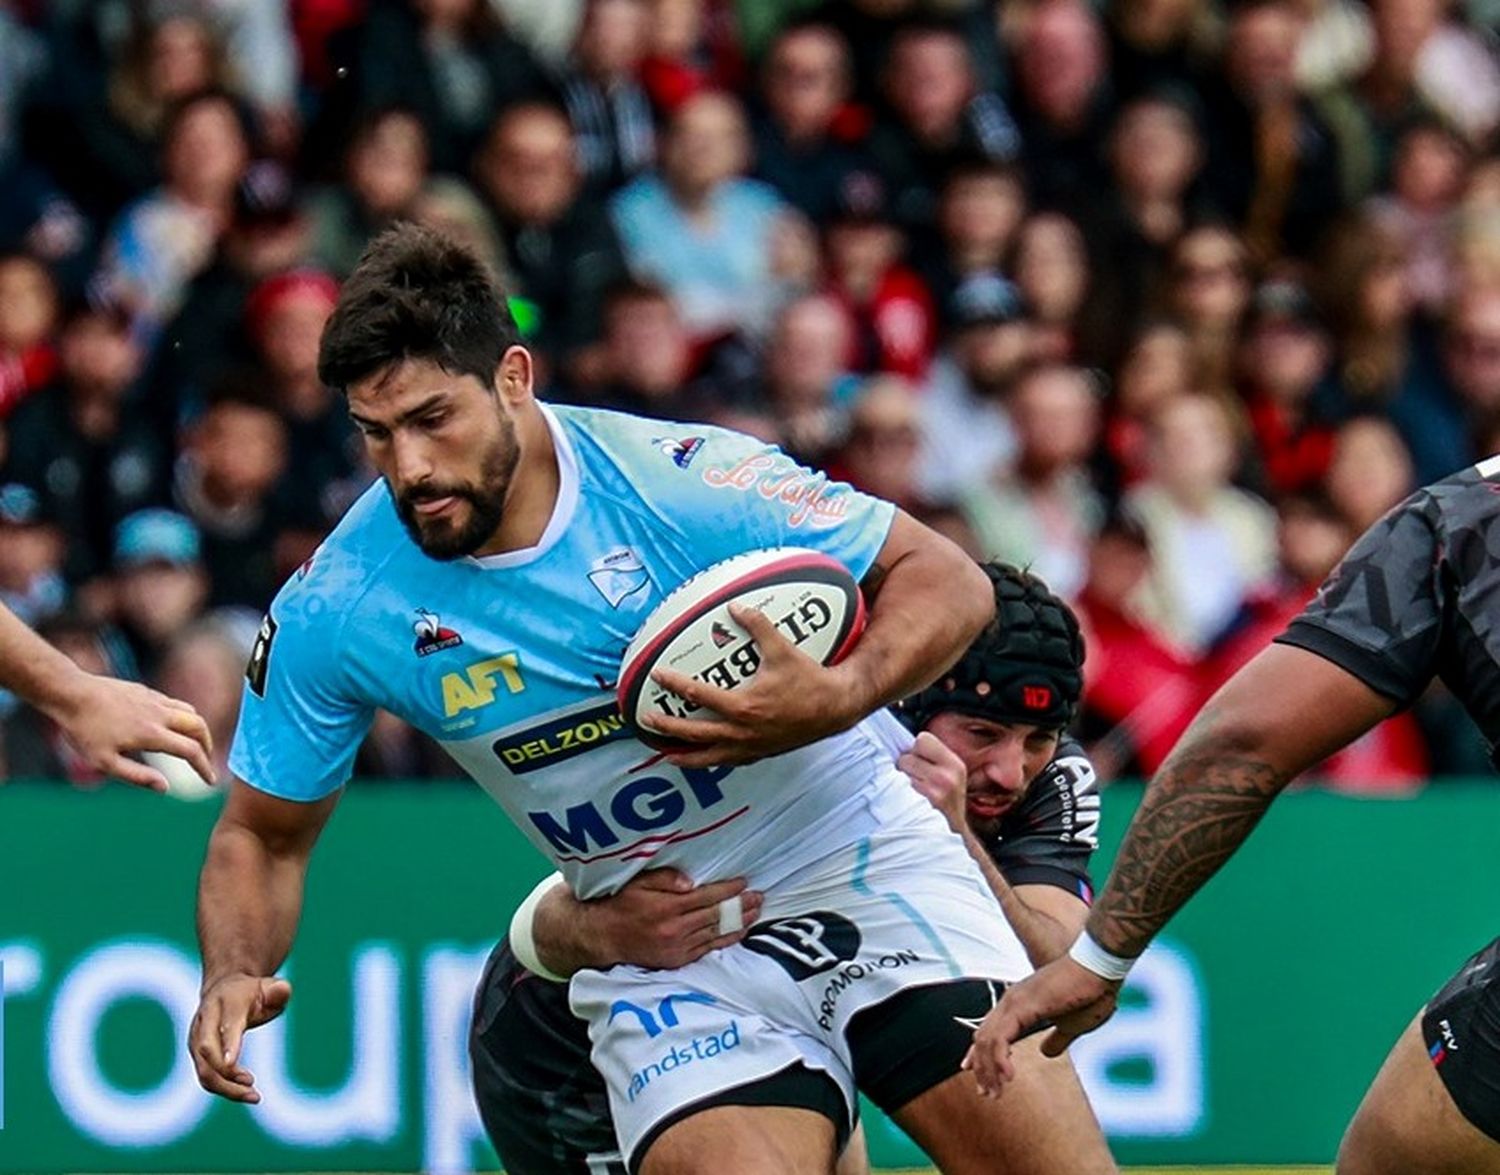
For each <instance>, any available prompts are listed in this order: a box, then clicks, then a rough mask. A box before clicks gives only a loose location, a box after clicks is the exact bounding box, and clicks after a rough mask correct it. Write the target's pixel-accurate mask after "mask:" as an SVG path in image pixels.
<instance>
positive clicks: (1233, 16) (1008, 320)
mask: <svg viewBox="0 0 1500 1175" xmlns="http://www.w3.org/2000/svg"><path fill="white" fill-rule="evenodd" d="M1497 29H1500V0H1367V2H1366V0H1240V2H1231V0H1108V2H1102V0H1101V2H1100V3H1090V2H1089V0H827V2H822V3H819V2H811V0H45V2H44V0H0V599H3V600H4V601H5V602H6V603H8V604H9V605H11V606H12V607H13V608H15V609H16V610H17V611H18V612H19V613H20V614H21V615H22V616H24V617H25V618H26V619H28V620H29V621H31V622H32V623H34V624H37V625H39V626H40V627H41V628H42V630H43V632H44V633H46V634H47V635H49V636H50V637H51V638H52V639H54V640H55V641H57V642H58V643H59V644H60V645H62V646H63V647H64V648H66V649H67V650H68V651H69V652H70V653H72V654H73V655H74V656H75V658H77V659H78V660H79V661H80V662H82V663H84V664H86V665H87V666H89V667H90V668H95V669H99V670H107V671H110V672H115V673H121V674H125V675H127V676H136V677H139V678H141V679H143V680H147V681H150V682H152V683H153V684H156V685H158V686H160V687H161V688H162V689H165V690H168V691H171V692H173V693H176V694H179V695H181V696H183V697H186V698H188V699H189V700H191V701H192V702H193V703H194V704H196V705H197V706H198V707H199V708H200V710H202V711H203V713H204V715H205V717H206V718H207V719H208V721H209V723H210V726H211V727H212V729H213V731H214V733H215V735H216V737H217V739H218V743H219V751H220V756H221V759H222V756H223V754H224V751H225V748H226V747H227V745H228V743H229V736H230V732H231V731H232V730H233V726H234V721H235V715H236V709H237V706H238V693H239V677H240V671H241V668H242V666H243V664H244V660H245V655H246V653H247V651H248V646H249V644H250V642H251V641H253V638H254V632H255V628H256V625H257V623H258V617H259V613H260V611H261V610H263V609H264V608H265V607H266V605H267V604H268V602H269V600H270V598H271V596H272V595H273V593H274V591H275V590H276V587H277V585H278V584H279V583H280V582H281V581H282V580H283V579H284V578H285V577H286V576H287V575H288V574H290V573H292V572H293V571H295V569H296V568H297V567H298V566H299V565H300V564H301V563H302V561H303V560H305V559H306V558H307V557H308V556H309V555H310V553H311V552H312V550H313V549H314V547H315V546H316V544H317V543H318V541H319V540H320V538H321V536H322V535H323V534H325V533H326V532H327V530H328V529H329V527H330V526H331V525H332V524H333V523H334V522H335V521H336V520H337V519H338V517H339V516H340V514H341V513H342V511H343V510H344V509H345V508H346V507H347V506H348V504H349V503H350V502H351V501H353V499H354V498H355V497H356V496H357V495H358V494H359V493H360V492H362V490H363V489H364V488H365V487H366V486H367V485H368V484H369V483H370V481H371V480H372V477H373V474H372V472H371V471H370V469H369V468H368V466H367V465H366V464H365V462H364V460H363V458H362V454H361V451H360V446H359V444H358V441H357V438H356V436H355V435H354V433H353V432H352V430H351V428H350V427H349V425H348V423H347V421H346V419H345V415H344V410H343V405H342V403H341V402H339V401H338V399H337V398H336V397H335V396H333V395H332V394H330V393H329V391H328V390H327V389H325V388H324V387H323V386H322V385H321V384H320V383H319V381H318V379H317V374H316V357H317V349H318V338H319V332H320V330H321V328H322V325H323V323H324V321H325V319H326V317H327V315H328V313H329V311H330V309H331V307H332V305H333V303H334V300H335V298H336V297H337V293H338V283H339V281H340V279H341V278H343V277H344V276H346V275H347V274H348V272H349V271H350V269H351V268H352V267H353V266H354V264H355V262H356V260H357V258H358V257H359V254H360V251H361V249H362V248H363V247H364V245H365V243H366V242H367V241H368V240H369V239H370V237H371V236H372V234H374V233H376V232H378V231H379V230H380V229H381V228H382V227H383V226H385V225H388V224H390V223H392V222H393V221H396V220H400V219H411V220H417V221H421V222H424V223H428V224H432V225H438V226H442V227H443V228H445V229H446V230H448V231H450V232H453V233H455V234H458V235H459V236H461V237H463V238H464V239H465V240H467V241H469V242H470V243H471V244H472V245H473V246H474V247H475V248H476V249H478V250H479V251H480V252H481V253H482V255H483V256H484V257H486V258H487V259H488V260H489V262H490V264H491V265H492V266H493V268H494V271H495V273H496V274H497V276H498V277H499V278H500V280H501V281H502V282H503V283H504V285H505V288H506V289H507V291H508V292H510V294H511V295H512V297H511V307H512V311H513V313H514V315H515V317H516V319H517V322H518V324H519V325H520V326H521V327H522V329H523V331H524V332H525V333H526V335H527V337H528V339H529V341H530V344H531V345H532V347H533V348H534V350H535V352H536V354H537V356H538V358H539V361H540V371H541V373H542V386H543V388H544V395H545V396H546V398H548V399H551V400H554V401H557V402H566V403H578V404H591V405H601V406H606V407H612V408H621V409H626V410H629V411H633V412H639V413H644V414H647V415H652V416H657V417H662V418H668V419H677V420H708V421H714V422H718V423H722V424H726V425H730V426H732V427H735V428H739V429H743V430H746V431H749V432H751V433H755V434H757V435H760V436H763V437H765V438H767V439H770V440H774V441H776V442H778V443H780V444H782V445H783V446H785V447H786V448H787V449H788V450H789V451H790V452H792V453H793V454H795V455H796V456H797V457H799V458H801V459H802V460H804V461H806V462H808V463H810V464H813V465H816V466H818V467H821V468H824V469H827V470H828V471H829V472H830V473H831V474H832V475H833V476H837V477H841V478H845V479H847V480H849V481H851V482H853V483H854V484H856V485H858V486H860V487H863V488H865V489H868V490H870V491H872V492H875V493H878V494H880V495H883V496H885V497H887V498H890V499H892V500H894V501H896V502H898V503H900V504H901V505H903V506H904V507H906V508H907V509H908V510H910V511H912V512H913V513H914V514H916V515H917V516H918V517H920V518H923V519H924V520H926V521H928V522H929V523H931V524H932V525H934V526H936V527H938V528H940V529H941V530H942V531H944V532H945V533H947V534H948V535H950V536H952V537H953V538H954V539H956V540H957V541H958V542H960V543H961V544H963V545H964V546H965V547H966V548H967V549H969V550H970V551H972V552H973V553H974V554H975V555H976V556H984V557H988V556H994V555H998V556H1002V557H1004V558H1007V559H1010V560H1012V561H1014V562H1017V563H1021V564H1026V565H1029V566H1031V567H1032V568H1033V569H1034V570H1036V571H1037V572H1038V573H1039V574H1041V575H1042V576H1043V577H1044V578H1045V579H1046V580H1047V581H1048V582H1049V583H1050V584H1051V585H1052V586H1053V587H1054V588H1056V589H1057V590H1059V591H1060V592H1062V593H1063V594H1065V595H1066V596H1068V597H1069V598H1070V599H1072V600H1073V601H1074V602H1075V604H1076V606H1077V608H1078V610H1079V612H1080V614H1081V616H1082V617H1083V619H1084V622H1085V625H1086V631H1087V635H1088V639H1089V647H1090V657H1089V667H1088V671H1089V688H1088V693H1087V699H1086V701H1087V705H1086V710H1085V714H1084V716H1083V733H1084V735H1085V736H1086V737H1087V738H1088V739H1090V740H1091V741H1092V742H1093V744H1094V748H1095V752H1096V755H1097V756H1098V758H1099V760H1100V764H1101V769H1102V772H1103V773H1104V774H1105V775H1106V776H1109V775H1119V774H1128V773H1133V772H1142V771H1149V770H1151V769H1153V768H1154V767H1155V766H1156V765H1157V764H1159V763H1160V761H1161V758H1162V756H1163V755H1164V753H1165V751H1166V750H1167V749H1168V748H1169V747H1170V746H1171V744H1172V742H1173V741H1174V739H1175V738H1176V736H1177V735H1178V734H1179V733H1180V732H1181V730H1182V729H1183V727H1184V725H1185V723H1186V721H1187V720H1188V718H1189V717H1190V716H1191V715H1192V714H1193V712H1194V711H1195V710H1196V709H1197V708H1198V707H1199V706H1200V705H1201V704H1202V702H1203V701H1204V700H1205V699H1206V697H1207V696H1208V694H1209V693H1210V692H1211V691H1212V690H1213V689H1214V688H1215V687H1216V686H1217V685H1218V684H1219V683H1221V682H1222V681H1223V680H1224V679H1225V678H1226V677H1227V676H1228V674H1229V673H1231V672H1232V671H1233V670H1234V669H1235V668H1236V667H1237V666H1238V665H1240V664H1242V663H1243V662H1244V661H1245V660H1246V659H1247V658H1248V657H1250V656H1251V655H1253V653H1254V652H1255V651H1256V650H1257V649H1258V648H1260V647H1261V646H1262V645H1263V644H1264V643H1265V642H1266V641H1267V640H1268V639H1269V638H1270V637H1271V636H1272V635H1273V634H1274V633H1275V632H1276V631H1277V630H1278V629H1279V627H1280V626H1281V625H1282V624H1283V623H1284V622H1285V621H1286V620H1287V619H1288V618H1289V617H1290V616H1291V615H1292V614H1293V613H1295V611H1296V610H1297V609H1299V608H1300V607H1301V606H1302V604H1303V603H1304V602H1305V601H1306V600H1307V598H1308V597H1309V595H1310V593H1311V592H1312V591H1313V589H1314V587H1315V586H1316V584H1317V583H1318V582H1319V580H1320V579H1321V578H1322V577H1323V576H1324V575H1325V574H1326V573H1327V572H1328V571H1329V569H1330V568H1331V567H1332V566H1333V564H1334V563H1335V562H1336V561H1337V559H1338V558H1339V556H1340V555H1341V554H1342V553H1343V551H1344V550H1345V549H1346V548H1347V546H1348V544H1349V543H1350V542H1351V541H1352V539H1353V538H1354V537H1355V536H1356V535H1357V534H1358V533H1359V532H1360V531H1361V530H1363V529H1364V528H1365V527H1366V526H1367V525H1369V524H1370V523H1371V522H1372V521H1374V520H1375V519H1376V518H1378V517H1379V516H1380V515H1381V514H1382V513H1383V512H1384V511H1385V510H1386V509H1388V508H1389V507H1390V506H1391V505H1393V504H1394V503H1395V502H1397V501H1398V500H1400V499H1401V498H1402V497H1404V496H1405V495H1406V494H1407V493H1408V492H1410V491H1411V490H1412V489H1414V488H1415V487H1416V486H1417V485H1419V484H1421V483H1423V482H1425V481H1429V480H1432V479H1435V478H1438V477H1441V476H1443V475H1445V474H1447V473H1450V472H1452V471H1454V470H1456V469H1458V468H1460V467H1462V466H1463V465H1465V464H1467V463H1470V462H1473V461H1474V460H1476V459H1477V458H1479V457H1481V456H1483V455H1486V454H1489V453H1491V452H1494V451H1495V450H1497V449H1500V132H1497V126H1500V51H1497V45H1500V39H1497ZM685 435H686V434H685ZM3 755H4V761H3V765H4V768H5V770H0V778H3V776H4V774H5V773H6V771H8V772H9V774H10V775H12V776H21V775H49V776H56V777H60V778H64V779H71V780H72V781H74V782H75V783H80V784H87V783H89V782H92V781H91V780H90V779H89V778H88V773H87V771H86V769H84V768H83V767H82V766H81V765H80V764H79V763H77V762H76V761H74V759H73V758H72V757H70V755H69V753H68V749H67V747H66V745H65V744H64V743H63V742H62V740H61V739H60V738H59V737H58V736H57V735H56V733H55V732H53V731H51V730H49V729H48V728H47V726H46V724H45V722H44V721H43V720H41V719H40V718H39V717H38V716H37V715H35V714H31V713H28V712H26V711H24V710H15V709H14V708H13V707H12V708H11V709H10V710H8V711H7V712H6V715H5V718H4V727H3ZM359 770H360V771H361V772H362V773H363V774H367V775H377V776H378V775H386V776H393V777H413V776H424V775H440V774H452V769H451V768H450V767H449V766H447V765H446V764H445V763H444V762H443V761H442V760H441V756H440V755H437V754H434V751H433V747H432V746H431V744H429V743H427V742H426V741H425V740H423V739H421V738H420V737H417V736H416V735H414V733H413V732H411V731H410V730H408V729H407V728H405V727H404V726H402V725H401V724H400V723H398V722H396V721H394V720H392V719H390V718H389V717H388V716H381V718H380V719H379V721H378V722H377V724H376V727H375V730H374V732H373V733H372V735H371V738H370V740H369V742H368V743H367V745H366V747H365V749H364V751H363V752H362V754H361V758H360V762H359ZM1486 771H1488V766H1487V763H1486V759H1485V756H1484V753H1483V748H1482V747H1481V745H1480V743H1479V739H1478V735H1477V734H1476V733H1475V732H1474V731H1473V729H1472V728H1471V727H1469V726H1468V724H1467V722H1466V720H1465V719H1463V718H1462V716H1461V715H1460V714H1458V713H1457V712H1456V709H1455V707H1454V705H1453V703H1452V702H1451V700H1450V699H1448V698H1446V697H1445V696H1443V695H1441V693H1438V694H1435V695H1433V696H1431V697H1429V698H1427V699H1424V701H1423V703H1422V704H1421V705H1419V706H1418V707H1416V709H1415V710H1414V711H1412V712H1411V713H1408V714H1403V715H1401V716H1399V717H1397V718H1395V719H1393V720H1392V721H1390V722H1388V723H1385V724H1384V725H1382V726H1381V727H1379V728H1378V729H1377V730H1376V731H1374V732H1372V733H1371V735H1369V736H1368V737H1366V738H1365V739H1363V740H1361V741H1360V742H1359V743H1358V744H1356V746H1354V747H1353V748H1351V749H1350V750H1349V751H1347V752H1345V753H1343V754H1342V755H1341V756H1340V757H1339V759H1338V760H1336V761H1334V762H1332V763H1330V764H1328V765H1327V766H1326V768H1325V769H1324V771H1323V772H1322V774H1323V775H1324V776H1326V777H1327V778H1328V779H1329V780H1331V781H1332V782H1333V783H1335V784H1336V785H1338V786H1343V787H1346V788H1350V789H1355V790H1365V791H1370V790H1382V789H1386V788H1393V787H1395V788H1400V787H1408V786H1413V785H1415V784H1416V783H1418V782H1419V781H1421V780H1422V779H1424V778H1426V777H1427V776H1428V775H1429V774H1448V773H1471V774H1472V773H1480V772H1486Z"/></svg>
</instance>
